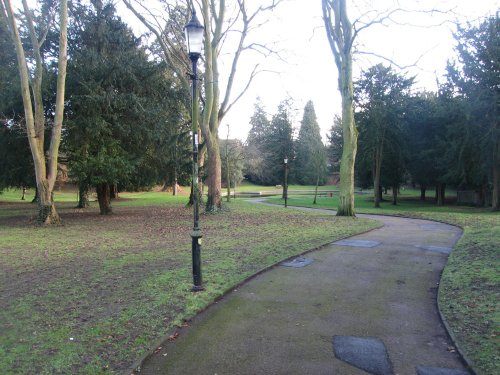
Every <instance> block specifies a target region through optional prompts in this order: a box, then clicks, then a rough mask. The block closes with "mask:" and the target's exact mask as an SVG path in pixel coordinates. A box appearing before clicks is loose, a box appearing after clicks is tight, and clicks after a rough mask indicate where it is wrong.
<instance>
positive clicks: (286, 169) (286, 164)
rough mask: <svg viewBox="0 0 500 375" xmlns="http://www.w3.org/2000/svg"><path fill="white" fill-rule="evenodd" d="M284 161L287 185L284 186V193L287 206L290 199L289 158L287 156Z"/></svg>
mask: <svg viewBox="0 0 500 375" xmlns="http://www.w3.org/2000/svg"><path fill="white" fill-rule="evenodd" d="M283 163H284V164H285V186H284V187H283V195H284V196H285V207H287V206H288V205H287V201H288V158H287V157H286V156H285V159H283Z"/></svg>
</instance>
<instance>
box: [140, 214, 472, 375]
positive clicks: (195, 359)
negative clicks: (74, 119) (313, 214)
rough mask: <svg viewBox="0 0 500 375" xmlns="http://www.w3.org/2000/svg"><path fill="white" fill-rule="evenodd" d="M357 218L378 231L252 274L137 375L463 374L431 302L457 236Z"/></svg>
mask: <svg viewBox="0 0 500 375" xmlns="http://www.w3.org/2000/svg"><path fill="white" fill-rule="evenodd" d="M289 209H293V208H289ZM321 211H322V212H325V213H326V214H333V213H334V212H332V211H327V210H321ZM358 216H360V217H369V218H373V219H376V220H379V221H381V222H383V224H384V226H383V227H381V228H380V229H375V230H373V231H370V232H368V233H365V234H361V235H357V236H353V237H350V238H349V239H348V240H347V241H339V242H337V243H332V244H330V245H327V246H325V247H323V248H322V249H320V250H317V251H314V252H311V253H307V254H305V255H303V256H302V258H300V259H297V260H296V261H295V262H292V264H286V265H280V266H277V267H274V268H273V269H271V270H270V271H267V272H265V273H263V274H260V275H258V276H256V277H255V278H253V279H251V280H250V281H249V282H247V283H245V284H244V285H243V286H241V287H239V288H238V289H236V290H234V291H233V292H231V293H229V294H228V295H227V296H226V297H224V298H223V299H222V300H220V301H218V302H217V303H215V304H213V305H212V306H211V307H210V308H208V309H207V310H206V311H204V312H203V313H201V314H199V315H198V316H197V317H195V318H194V319H193V321H192V322H190V324H189V327H187V328H183V329H182V330H180V335H179V337H178V338H177V339H176V340H175V341H172V342H169V341H166V342H165V343H164V344H162V346H161V350H157V351H156V353H155V354H153V355H151V356H150V357H149V358H148V359H147V360H146V361H144V363H143V364H142V366H141V368H140V372H139V373H140V374H211V375H214V374H217V375H223V374H224V375H225V374H340V375H351V374H352V375H356V374H376V375H377V374H380V375H386V374H387V375H391V374H399V375H409V374H417V373H418V374H434V375H444V374H446V375H448V374H449V375H453V374H466V373H467V372H465V371H466V370H465V367H464V364H463V363H462V361H461V360H460V357H459V355H458V354H457V352H456V350H455V349H454V347H453V344H452V342H451V341H450V339H449V337H448V335H447V334H446V331H445V328H444V326H443V324H442V322H441V320H440V317H439V313H438V308H437V303H436V296H437V290H438V286H439V280H440V276H441V272H442V270H443V268H444V266H445V264H446V261H447V257H448V255H449V253H450V252H451V250H452V248H453V246H454V245H455V243H456V242H457V241H458V239H459V238H460V236H461V234H462V232H461V230H460V229H459V228H457V227H454V226H451V225H447V224H441V223H436V222H431V221H426V220H416V219H407V218H397V217H389V216H374V215H358ZM304 250H307V249H304ZM293 263H295V265H294V264H293ZM302 263H307V264H304V265H303V266H301V265H302ZM372 348H373V349H372ZM374 350H375V351H374Z"/></svg>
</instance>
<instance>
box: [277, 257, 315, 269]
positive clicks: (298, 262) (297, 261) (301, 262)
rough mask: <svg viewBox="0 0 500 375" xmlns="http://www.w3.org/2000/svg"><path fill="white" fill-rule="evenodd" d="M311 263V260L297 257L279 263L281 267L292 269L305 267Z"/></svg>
mask: <svg viewBox="0 0 500 375" xmlns="http://www.w3.org/2000/svg"><path fill="white" fill-rule="evenodd" d="M312 262H313V259H311V258H304V257H297V258H294V259H292V260H289V261H286V262H283V263H281V265H282V266H283V267H293V268H301V267H305V266H307V265H309V264H311V263H312Z"/></svg>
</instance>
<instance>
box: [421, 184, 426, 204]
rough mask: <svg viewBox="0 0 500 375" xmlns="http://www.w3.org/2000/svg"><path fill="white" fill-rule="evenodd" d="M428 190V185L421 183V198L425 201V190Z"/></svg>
mask: <svg viewBox="0 0 500 375" xmlns="http://www.w3.org/2000/svg"><path fill="white" fill-rule="evenodd" d="M426 190H427V186H425V185H424V184H421V185H420V200H421V201H423V202H425V191H426Z"/></svg>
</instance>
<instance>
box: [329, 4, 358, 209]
mask: <svg viewBox="0 0 500 375" xmlns="http://www.w3.org/2000/svg"><path fill="white" fill-rule="evenodd" d="M322 8H323V20H324V23H325V28H326V34H327V38H328V42H329V43H330V49H331V50H332V53H333V57H334V58H335V65H336V66H337V70H338V73H339V91H340V95H341V98H342V131H343V138H344V143H343V149H342V159H341V162H340V193H339V205H338V209H337V215H338V216H355V215H354V162H355V160H356V151H357V144H358V130H357V129H356V124H355V122H354V109H353V100H354V90H353V84H352V45H353V42H354V37H355V34H353V27H352V24H351V22H350V21H349V17H348V16H347V7H346V1H345V0H338V1H328V0H323V1H322Z"/></svg>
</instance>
